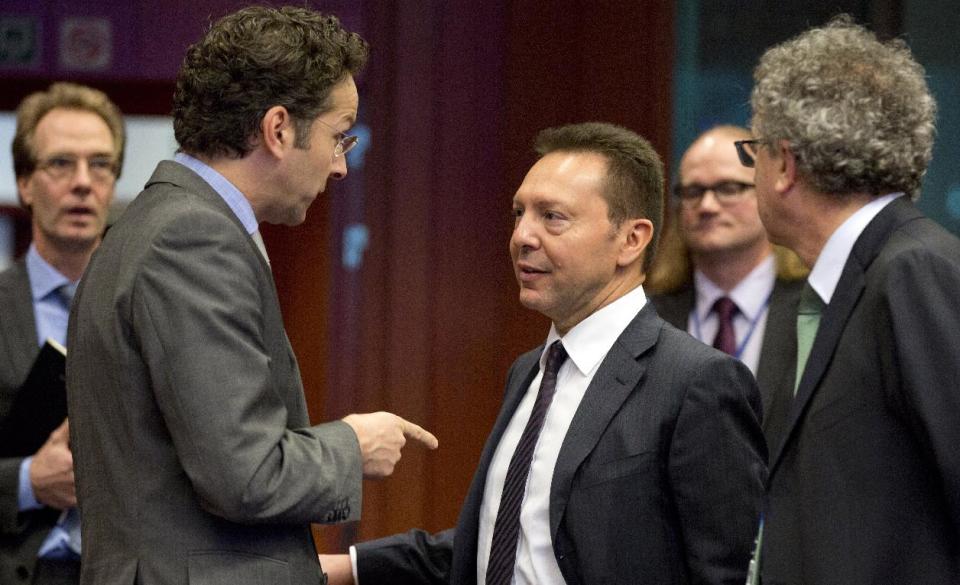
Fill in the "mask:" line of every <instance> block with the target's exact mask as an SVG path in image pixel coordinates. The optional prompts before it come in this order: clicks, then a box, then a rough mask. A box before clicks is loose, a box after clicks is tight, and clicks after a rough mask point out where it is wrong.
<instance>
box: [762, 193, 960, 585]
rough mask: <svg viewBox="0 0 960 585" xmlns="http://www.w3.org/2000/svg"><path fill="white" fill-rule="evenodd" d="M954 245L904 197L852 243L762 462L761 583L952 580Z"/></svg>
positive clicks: (959, 578)
mask: <svg viewBox="0 0 960 585" xmlns="http://www.w3.org/2000/svg"><path fill="white" fill-rule="evenodd" d="M958 292H960V240H958V239H957V238H956V237H954V236H952V235H950V234H949V233H947V232H946V230H944V229H943V228H942V227H940V226H938V225H937V224H936V223H934V222H933V221H931V220H929V219H927V218H926V217H924V216H923V214H921V213H920V212H919V211H918V210H917V209H916V208H915V207H914V206H913V204H912V203H911V202H910V201H909V200H907V199H906V198H901V199H897V200H895V201H893V202H892V203H890V204H889V205H888V206H887V207H886V208H884V209H883V211H881V212H880V213H879V214H878V215H877V216H876V217H875V218H874V219H873V221H871V222H870V224H869V225H868V226H867V228H866V229H865V230H864V232H863V233H862V234H861V235H860V238H859V239H858V240H857V242H856V244H855V245H854V247H853V250H852V252H851V254H850V257H849V259H848V260H847V263H846V265H845V266H844V268H843V273H842V275H841V277H840V281H839V283H838V285H837V288H836V291H835V292H834V295H833V298H832V299H831V301H830V304H829V305H828V306H827V307H826V309H825V310H824V313H823V315H822V317H821V322H820V327H819V329H818V331H817V336H816V339H815V340H814V343H813V347H812V349H811V353H810V357H809V360H808V362H807V365H806V368H805V370H804V372H803V377H802V378H801V380H800V385H799V387H798V389H797V395H796V398H795V399H794V401H793V404H792V406H791V409H790V411H789V418H788V420H787V425H786V428H785V438H784V440H783V441H782V442H781V443H780V444H779V446H775V447H776V449H775V450H774V451H773V453H774V455H773V457H772V458H771V464H770V479H769V487H768V504H767V509H766V512H765V521H764V522H765V528H764V542H763V553H762V563H761V564H762V578H763V583H764V585H786V584H790V585H800V584H816V585H834V584H836V585H868V584H876V583H897V584H933V583H937V584H941V583H942V584H947V583H960V302H958V300H957V295H958Z"/></svg>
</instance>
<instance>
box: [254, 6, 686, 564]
mask: <svg viewBox="0 0 960 585" xmlns="http://www.w3.org/2000/svg"><path fill="white" fill-rule="evenodd" d="M643 4H644V6H643V7H638V6H624V7H615V8H612V7H611V8H610V10H609V13H606V12H605V11H600V12H605V13H604V14H599V15H598V14H594V13H593V12H594V11H591V10H588V9H587V8H586V7H583V6H581V5H579V4H578V3H575V2H566V3H562V4H559V5H558V4H554V5H551V7H543V6H540V5H539V4H534V3H528V2H509V1H508V0H502V1H500V2H490V3H484V4H483V6H482V9H478V8H477V5H476V3H474V2H469V1H468V0H447V1H441V0H434V1H427V2H415V3H414V2H409V3H404V2H401V3H376V5H373V3H367V4H365V5H364V13H363V15H364V23H365V30H366V31H367V33H368V38H369V40H370V41H371V45H372V47H373V53H372V57H371V62H370V65H369V68H368V70H367V72H366V73H365V75H364V85H363V88H362V96H363V97H362V102H363V103H362V109H363V110H364V115H363V117H364V118H365V120H366V121H367V122H368V123H369V125H370V127H371V131H372V136H371V143H372V144H371V148H370V150H369V152H367V153H366V156H365V164H364V169H363V172H362V177H361V180H362V187H361V188H360V192H359V193H357V194H354V195H350V193H349V192H348V190H349V189H352V188H353V181H354V180H357V179H358V177H357V176H356V175H355V174H354V175H351V177H349V178H348V179H347V183H345V184H343V185H338V186H337V187H336V189H335V193H334V194H333V196H332V199H331V201H330V211H329V215H327V216H326V217H324V214H326V213H327V212H326V211H323V210H321V213H319V214H318V213H317V210H316V209H311V212H310V215H311V216H318V217H319V219H316V220H314V219H313V217H311V220H310V221H311V222H312V221H325V222H330V224H329V226H328V227H329V229H330V230H331V232H332V235H330V236H329V237H328V238H326V239H324V238H323V237H320V236H318V235H317V233H316V232H314V231H310V229H309V226H304V227H305V228H308V229H307V231H301V232H299V235H295V236H291V237H290V240H289V242H288V243H287V244H286V245H285V249H286V250H288V252H289V253H293V252H294V249H296V251H297V253H303V250H304V248H306V247H310V246H312V244H311V242H317V243H319V245H317V246H316V247H317V248H319V249H325V250H326V252H325V253H326V254H327V255H328V256H331V257H332V258H333V259H332V260H330V259H329V258H327V259H326V260H322V259H320V258H313V257H311V259H310V260H308V261H306V262H305V263H303V264H301V263H296V264H293V265H292V266H291V267H290V268H289V269H284V270H282V271H280V270H276V269H275V273H276V275H277V283H278V288H280V289H281V290H284V291H285V292H282V293H281V295H282V297H283V298H284V299H285V300H284V311H285V315H286V316H287V321H288V324H289V327H290V328H291V330H292V329H294V328H297V327H300V326H301V323H300V322H299V317H293V315H294V313H293V312H291V311H290V310H289V309H288V303H290V302H293V300H294V299H295V298H301V299H302V298H303V293H302V292H293V291H286V289H287V288H303V287H306V286H308V285H307V281H308V280H309V279H310V278H314V279H317V278H319V279H320V280H323V278H324V277H323V274H327V275H328V277H327V278H329V284H328V285H327V286H326V291H327V293H326V295H327V296H325V297H324V296H316V295H317V294H320V292H319V291H317V292H315V293H311V294H310V295H308V297H309V298H310V299H311V301H312V300H313V299H322V300H318V301H317V302H325V303H327V306H328V307H329V312H328V317H327V318H326V321H324V322H314V323H315V325H316V326H317V327H326V330H327V331H328V337H327V342H326V345H325V346H323V347H325V350H323V351H326V352H327V354H326V356H325V363H327V364H328V369H327V370H326V377H325V380H326V382H327V384H326V389H325V391H324V392H322V397H321V398H320V399H319V401H318V402H316V403H314V402H311V408H314V404H319V405H320V410H322V418H324V419H330V418H334V417H339V416H343V415H345V414H347V413H349V412H357V411H360V412H363V411H370V410H378V409H387V410H391V411H394V412H397V413H398V414H401V415H402V416H405V417H409V418H411V419H412V420H415V421H417V422H420V423H422V424H423V426H425V427H426V428H428V429H430V430H432V431H434V432H435V433H436V434H437V435H438V437H439V439H440V442H441V448H440V450H439V451H438V452H431V453H427V452H424V451H423V450H421V449H418V448H408V449H407V450H405V452H404V458H403V460H402V461H401V462H400V465H399V467H398V470H397V473H396V474H395V475H394V477H392V478H390V479H389V480H387V481H385V482H367V483H366V484H365V486H364V489H365V494H364V510H363V520H362V521H361V522H360V524H359V525H352V526H346V527H334V528H329V527H324V528H322V529H321V530H320V536H321V538H320V546H321V548H323V549H325V550H329V551H332V550H344V549H345V548H346V546H347V545H348V544H350V543H352V542H354V541H355V540H358V539H367V538H371V537H376V536H382V535H385V534H390V533H394V532H398V531H402V530H406V529H409V528H411V527H414V526H420V527H424V528H427V529H430V530H439V529H442V528H445V527H448V526H450V525H452V524H453V523H454V522H455V521H456V516H457V513H458V511H459V507H460V504H461V502H462V499H463V497H464V495H465V494H466V490H467V487H468V483H469V480H470V478H471V476H472V474H473V470H474V467H475V464H476V461H477V459H478V457H479V454H480V450H481V448H482V446H483V442H484V440H485V439H486V436H487V433H488V431H489V428H490V426H491V425H492V422H493V419H494V417H495V416H496V413H497V411H498V409H499V405H500V400H501V397H502V392H503V381H504V379H505V376H506V371H507V368H508V367H509V365H510V363H511V362H512V361H513V359H515V358H516V356H517V355H519V353H521V352H522V351H525V350H527V349H529V348H530V347H533V346H535V345H537V344H539V343H540V342H541V341H542V340H543V338H544V336H545V334H546V331H547V326H548V323H547V322H546V320H545V319H544V318H543V317H541V316H539V315H537V314H535V313H532V312H530V311H527V310H525V309H523V308H522V307H520V306H519V304H518V302H517V287H516V283H515V282H514V280H513V275H512V270H511V267H510V262H509V256H508V252H507V242H508V239H509V236H510V232H511V229H512V223H511V220H510V216H509V209H510V198H511V196H512V194H513V192H514V190H515V189H516V188H517V186H518V185H519V183H520V180H521V179H522V177H523V175H524V174H525V172H526V170H527V169H528V168H529V166H530V164H531V163H532V161H533V155H532V152H531V150H530V143H531V140H532V138H533V136H534V135H535V133H536V132H537V131H538V130H540V129H541V128H543V127H546V126H549V125H554V124H558V123H565V122H572V121H583V120H609V121H613V122H617V123H620V124H623V125H626V126H628V127H631V128H634V129H636V130H638V131H640V132H641V133H643V134H645V135H646V136H648V137H649V138H651V140H652V141H653V143H654V145H655V146H657V148H658V149H660V150H661V152H666V147H667V145H668V144H669V134H670V129H669V125H670V115H669V99H670V95H669V88H670V71H671V67H672V60H671V52H672V23H671V18H672V17H671V14H670V10H671V8H670V6H669V5H668V3H667V2H666V1H665V0H663V1H661V2H658V3H654V4H650V3H643ZM348 185H349V187H348ZM343 196H347V197H352V198H351V199H344V198H343ZM357 197H360V198H362V202H363V204H362V205H357V200H356V198H357ZM315 207H316V205H315ZM355 222H363V223H364V224H366V226H367V227H368V229H369V232H370V240H369V246H368V248H367V250H366V253H365V256H364V260H363V264H362V266H361V267H360V269H359V270H358V271H355V272H354V271H348V270H345V269H344V267H342V266H341V265H340V263H339V260H338V256H339V253H340V248H339V246H340V238H341V236H342V230H343V229H344V228H345V226H346V225H347V224H349V223H355ZM316 229H321V230H322V229H327V227H324V226H320V227H318V228H316ZM268 244H269V245H270V246H271V251H273V250H274V246H275V245H277V243H276V241H275V239H274V237H273V236H272V235H271V237H270V239H269V241H268ZM318 270H324V271H326V272H318ZM321 288H322V287H321ZM305 322H306V321H305ZM301 335H302V334H300V333H296V334H295V333H293V332H292V331H291V339H296V340H297V341H295V342H294V344H295V346H297V352H298V356H300V359H301V367H302V369H304V370H305V374H304V378H305V380H307V379H308V377H309V376H312V374H307V373H306V370H307V369H309V368H314V367H317V366H316V365H315V364H313V357H314V356H315V355H316V353H315V352H314V350H308V352H307V353H304V352H303V351H302V350H301V348H300V347H299V344H302V343H304V340H305V339H307V338H308V337H309V336H304V337H301ZM313 344H314V345H313V346H314V348H320V347H321V346H319V345H318V344H316V342H313ZM308 355H309V357H307V356H308ZM323 361H324V359H320V360H319V362H318V363H323ZM320 371H322V370H320ZM321 385H322V384H321ZM308 392H309V391H308ZM314 414H315V416H316V414H317V413H316V412H315V411H314Z"/></svg>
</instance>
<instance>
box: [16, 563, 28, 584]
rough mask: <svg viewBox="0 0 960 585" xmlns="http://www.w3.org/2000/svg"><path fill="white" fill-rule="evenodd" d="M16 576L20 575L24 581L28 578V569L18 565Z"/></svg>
mask: <svg viewBox="0 0 960 585" xmlns="http://www.w3.org/2000/svg"><path fill="white" fill-rule="evenodd" d="M17 577H20V578H21V579H23V580H24V581H26V580H27V579H28V578H30V569H28V568H26V567H24V566H23V565H20V566H19V567H17Z"/></svg>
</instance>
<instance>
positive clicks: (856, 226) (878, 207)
mask: <svg viewBox="0 0 960 585" xmlns="http://www.w3.org/2000/svg"><path fill="white" fill-rule="evenodd" d="M902 196H903V193H890V194H889V195H882V196H880V197H877V198H876V199H874V200H873V201H871V202H870V203H867V204H866V205H864V206H863V207H861V208H860V209H858V210H857V211H856V212H855V213H854V214H853V215H851V216H850V217H848V218H847V219H846V221H844V222H843V223H842V224H840V227H838V228H837V229H836V230H835V231H834V232H833V233H832V234H831V235H830V239H828V240H827V243H826V244H825V245H824V246H823V250H821V251H820V255H819V256H817V261H816V262H815V263H814V264H813V269H812V270H811V271H810V276H808V277H807V282H809V283H810V287H811V288H813V290H814V291H816V293H817V294H818V295H820V300H822V301H823V304H824V305H829V304H830V299H831V298H833V293H834V291H836V290H837V284H838V283H839V282H840V275H841V274H843V267H844V265H845V264H846V263H847V259H848V258H849V257H850V252H851V251H853V245H854V244H856V243H857V239H858V238H859V237H860V234H862V233H863V230H865V229H867V224H869V223H870V222H871V221H873V218H875V217H876V216H877V214H878V213H880V212H881V211H883V208H884V207H886V206H887V205H890V203H891V202H893V200H894V199H896V198H897V197H902Z"/></svg>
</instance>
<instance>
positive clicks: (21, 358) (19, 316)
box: [0, 259, 39, 381]
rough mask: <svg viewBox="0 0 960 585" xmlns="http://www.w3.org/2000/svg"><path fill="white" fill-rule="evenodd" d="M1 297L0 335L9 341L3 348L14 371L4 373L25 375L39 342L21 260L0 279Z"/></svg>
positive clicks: (27, 282)
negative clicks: (2, 309) (2, 310)
mask: <svg viewBox="0 0 960 585" xmlns="http://www.w3.org/2000/svg"><path fill="white" fill-rule="evenodd" d="M0 298H2V302H3V307H4V312H3V318H2V319H0V336H2V339H4V340H5V343H7V344H9V345H7V347H5V349H4V351H5V353H6V354H7V356H8V357H9V359H10V365H11V367H12V370H13V372H10V373H7V376H9V375H13V374H14V373H16V375H18V376H19V375H26V373H27V372H28V371H29V369H30V366H31V365H32V363H33V360H34V358H35V357H36V354H37V348H38V347H39V343H38V340H37V326H36V320H35V318H34V315H33V294H32V292H31V291H30V279H29V277H28V275H27V265H26V262H24V260H22V259H21V260H19V261H17V262H16V263H14V265H13V266H11V267H10V268H9V269H8V270H7V272H6V273H4V275H3V278H2V279H0ZM21 381H22V380H21Z"/></svg>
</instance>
